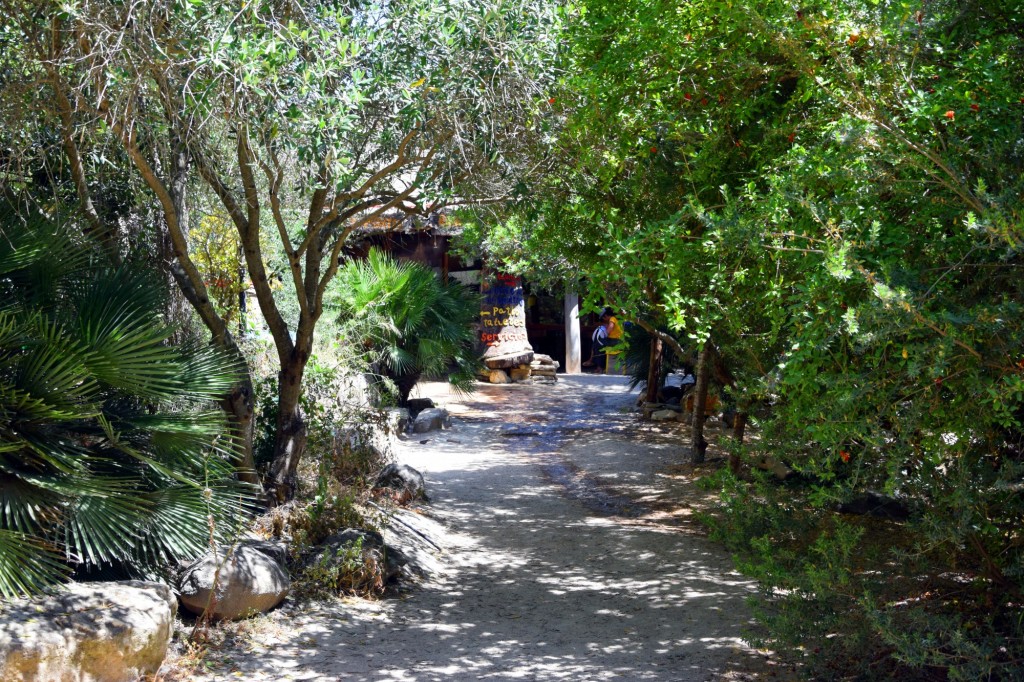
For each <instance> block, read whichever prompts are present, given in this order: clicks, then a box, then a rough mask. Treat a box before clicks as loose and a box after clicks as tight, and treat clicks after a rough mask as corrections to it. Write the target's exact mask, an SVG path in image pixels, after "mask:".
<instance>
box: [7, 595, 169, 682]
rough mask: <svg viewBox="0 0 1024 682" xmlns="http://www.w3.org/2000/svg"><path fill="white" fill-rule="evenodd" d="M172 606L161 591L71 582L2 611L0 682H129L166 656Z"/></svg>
mask: <svg viewBox="0 0 1024 682" xmlns="http://www.w3.org/2000/svg"><path fill="white" fill-rule="evenodd" d="M176 607H177V602H176V600H175V599H174V593H173V592H172V591H171V588H169V587H168V586H166V585H161V584H159V583H151V582H142V581H125V582H110V583H77V584H71V585H69V586H68V587H67V589H66V590H61V591H59V592H55V593H53V594H50V595H46V596H42V597H36V598H34V599H19V600H16V601H12V602H7V603H5V604H4V605H3V608H2V611H0V680H4V682H28V681H29V680H31V681H33V682H51V681H52V682H133V681H134V680H137V679H139V678H141V677H143V676H148V675H152V674H154V673H156V671H157V670H158V669H159V668H160V665H161V664H162V663H163V660H164V656H166V654H167V645H168V644H169V643H170V641H171V634H172V632H173V630H174V611H175V609H176Z"/></svg>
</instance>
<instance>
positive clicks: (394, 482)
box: [373, 462, 427, 504]
mask: <svg viewBox="0 0 1024 682" xmlns="http://www.w3.org/2000/svg"><path fill="white" fill-rule="evenodd" d="M373 487H374V489H381V488H384V489H387V490H390V491H393V494H394V496H395V497H396V498H397V500H398V501H399V502H400V503H403V504H404V503H405V502H409V501H411V500H426V499H427V484H426V481H424V479H423V474H421V473H420V472H418V471H416V470H415V469H413V468H412V467H411V466H409V465H408V464H395V463H394V462H392V463H391V464H388V465H387V466H386V467H384V469H383V470H381V472H380V473H379V474H378V475H377V480H376V481H375V482H374V484H373Z"/></svg>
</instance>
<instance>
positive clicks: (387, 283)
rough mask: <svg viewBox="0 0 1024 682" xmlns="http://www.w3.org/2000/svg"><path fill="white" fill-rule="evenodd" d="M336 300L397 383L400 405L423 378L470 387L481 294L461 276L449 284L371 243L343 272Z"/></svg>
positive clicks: (368, 352)
mask: <svg viewBox="0 0 1024 682" xmlns="http://www.w3.org/2000/svg"><path fill="white" fill-rule="evenodd" d="M334 302H335V305H336V306H337V308H338V310H339V314H340V319H341V321H342V324H343V330H344V331H343V334H344V335H345V338H346V339H347V340H348V341H349V343H351V344H353V345H355V346H356V347H359V348H362V349H363V350H364V351H365V356H364V357H365V358H366V360H367V362H368V363H369V365H370V367H371V368H372V370H373V371H374V372H375V373H376V374H378V375H379V376H381V377H384V378H386V379H387V380H388V381H390V382H391V383H392V384H393V385H394V387H395V390H396V392H397V398H398V402H399V404H402V405H404V404H405V402H406V400H407V399H408V397H409V393H410V392H411V391H412V389H413V387H414V386H415V385H416V383H417V382H418V381H419V380H420V378H440V377H442V376H447V378H448V380H449V381H450V382H451V384H452V385H453V386H455V387H456V388H458V389H460V390H463V391H468V390H471V388H472V385H473V382H474V380H475V378H476V374H477V371H478V370H479V368H480V367H479V365H480V363H479V360H478V358H477V353H476V334H475V333H474V328H473V326H472V325H473V322H474V321H475V319H476V317H477V315H478V314H479V312H480V301H479V299H478V297H477V296H476V295H474V294H473V293H472V292H470V291H469V290H468V289H466V288H465V287H463V286H462V285H461V284H459V283H458V282H454V281H452V282H448V283H444V282H442V281H441V280H440V279H439V278H438V277H437V275H435V274H434V272H433V271H431V270H430V269H429V268H427V267H425V266H423V265H420V264H419V263H413V262H398V261H395V260H392V259H391V258H390V257H388V256H386V255H384V254H383V253H381V252H380V251H377V250H371V252H370V254H369V257H368V258H367V259H366V260H365V261H350V262H348V263H346V264H345V266H344V268H343V269H342V270H341V271H340V272H339V274H338V281H337V286H336V288H335V298H334Z"/></svg>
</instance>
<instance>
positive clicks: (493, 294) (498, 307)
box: [480, 273, 533, 359]
mask: <svg viewBox="0 0 1024 682" xmlns="http://www.w3.org/2000/svg"><path fill="white" fill-rule="evenodd" d="M481 289H482V291H481V293H482V294H483V303H482V305H481V306H480V343H481V345H483V346H484V347H485V348H486V352H485V353H484V358H485V359H486V358H490V357H498V356H504V355H511V354H515V353H522V352H524V351H532V350H533V349H532V348H531V347H530V343H529V341H528V340H527V338H526V306H525V303H524V301H523V286H522V284H521V283H520V281H519V278H518V277H516V276H514V275H506V274H503V273H495V274H494V275H493V276H491V277H485V278H484V283H483V286H482V287H481Z"/></svg>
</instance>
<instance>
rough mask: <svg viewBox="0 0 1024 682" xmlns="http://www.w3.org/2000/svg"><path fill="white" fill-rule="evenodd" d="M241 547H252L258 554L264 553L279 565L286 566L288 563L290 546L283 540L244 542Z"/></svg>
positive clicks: (241, 542)
mask: <svg viewBox="0 0 1024 682" xmlns="http://www.w3.org/2000/svg"><path fill="white" fill-rule="evenodd" d="M238 544H239V546H241V547H251V548H252V549H255V550H256V551H257V552H263V553H264V554H266V555H267V556H268V557H270V558H271V559H273V560H274V561H276V562H277V563H279V564H281V565H282V566H285V565H286V564H287V563H288V544H287V543H285V542H282V541H281V540H257V539H251V540H242V541H240V542H239V543H238Z"/></svg>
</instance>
